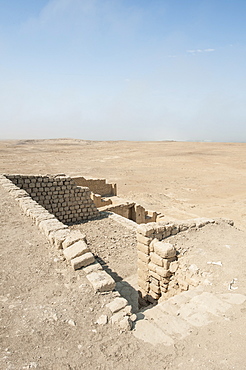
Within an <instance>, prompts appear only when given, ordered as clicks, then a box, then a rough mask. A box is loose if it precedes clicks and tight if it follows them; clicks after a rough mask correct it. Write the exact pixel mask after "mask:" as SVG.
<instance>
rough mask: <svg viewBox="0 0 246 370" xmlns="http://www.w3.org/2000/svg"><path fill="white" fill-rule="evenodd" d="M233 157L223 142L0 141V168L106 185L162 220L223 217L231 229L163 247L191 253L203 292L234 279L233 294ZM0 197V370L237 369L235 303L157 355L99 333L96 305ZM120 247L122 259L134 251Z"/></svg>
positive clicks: (241, 327) (104, 330)
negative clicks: (201, 273)
mask: <svg viewBox="0 0 246 370" xmlns="http://www.w3.org/2000/svg"><path fill="white" fill-rule="evenodd" d="M245 149H246V144H230V143H226V144H223V143H221V144H218V143H181V142H157V143H152V142H147V143H146V142H88V141H80V140H50V141H47V140H44V141H2V142H0V155H1V160H0V172H1V173H23V174H24V173H25V174H31V173H34V174H39V173H40V174H56V173H66V174H69V175H79V174H81V175H84V176H90V177H94V178H98V177H101V178H107V179H108V181H110V182H116V183H117V184H118V194H119V195H120V196H121V197H125V198H127V199H133V200H135V201H138V202H139V203H140V204H142V205H143V206H145V207H146V208H148V209H152V210H157V211H160V212H162V213H164V214H165V216H166V219H167V220H170V219H187V218H192V217H197V216H204V217H225V218H231V219H233V220H234V221H235V226H236V227H234V228H229V227H226V226H225V227H224V228H223V227H220V228H214V229H209V228H207V229H204V231H201V232H200V234H199V236H198V234H195V235H189V236H188V235H187V236H185V237H182V235H181V236H180V237H177V238H175V239H174V240H173V241H174V242H175V243H177V245H178V246H181V247H182V248H184V246H185V245H186V246H187V248H188V250H189V251H191V254H190V260H189V263H194V261H196V262H197V263H198V265H199V268H201V269H202V270H205V271H207V272H208V273H210V274H211V276H210V280H211V282H212V286H209V287H208V288H207V289H209V290H210V291H212V292H213V293H223V292H228V290H227V285H228V281H230V279H231V278H234V277H237V278H238V290H237V292H238V293H240V294H245V292H246V287H245V280H246V279H245V269H244V261H245V257H246V252H245V250H246V249H245V240H246V234H245V230H246V211H245V203H246V201H245V189H246V171H245V169H246V155H245V154H246V153H245ZM0 198H1V199H0V201H1V209H0V210H1V214H0V215H1V216H0V217H1V219H0V221H1V240H0V244H1V262H2V263H1V275H2V276H1V292H0V295H1V310H2V311H1V350H2V353H1V354H2V359H1V361H2V362H1V365H0V367H1V368H3V369H27V368H38V369H57V370H58V369H62V370H63V369H97V368H98V369H123V368H124V369H151V368H156V369H173V368H176V369H179V368H182V369H188V370H189V369H198V368H199V369H200V368H203V369H238V370H241V369H244V368H245V358H246V357H245V353H244V348H245V345H246V338H245V333H246V328H245V321H246V320H245V312H246V306H245V303H244V304H243V305H240V306H235V307H232V308H231V309H230V310H229V311H228V313H227V314H226V316H225V320H223V323H222V322H221V319H220V320H219V319H218V320H214V321H213V322H212V323H211V324H209V325H207V326H204V327H202V328H200V329H199V330H197V331H194V332H193V333H191V334H190V335H189V336H188V337H186V338H185V339H183V340H179V341H177V342H176V343H175V345H173V346H169V347H167V346H163V345H161V344H159V345H156V346H152V345H151V344H149V343H145V342H143V341H142V340H140V339H137V338H135V337H134V336H133V335H132V333H130V332H127V333H120V332H119V330H117V329H116V328H113V327H111V326H110V325H106V326H103V327H101V326H100V327H99V326H98V325H96V324H95V321H96V319H97V317H98V313H99V312H100V309H101V308H102V307H103V305H104V299H106V298H105V297H104V296H100V295H95V294H94V293H93V291H92V289H91V287H90V285H89V283H88V282H87V280H86V278H85V276H84V274H83V272H82V271H80V272H76V273H75V272H73V271H72V270H71V269H70V268H69V267H68V266H67V265H66V263H65V261H63V259H62V258H61V256H60V255H59V253H58V251H56V250H52V249H51V248H50V246H49V245H48V243H47V242H46V240H45V238H44V237H43V235H41V234H40V233H39V231H38V230H37V229H36V227H35V226H34V225H32V224H31V221H30V219H28V218H26V217H25V216H23V215H22V214H21V211H20V209H19V208H18V206H17V205H16V203H15V202H14V201H13V200H12V199H10V198H9V195H8V193H6V191H5V190H4V189H0ZM112 238H113V236H112ZM116 239H117V240H119V238H118V236H117V238H116ZM93 240H97V239H96V237H95V239H93V238H91V243H93ZM132 243H133V242H132V241H130V243H129V244H127V248H128V247H129V251H127V252H126V251H125V252H126V254H125V255H126V256H127V255H128V253H129V255H131V254H132V253H133V252H134V251H133V250H132ZM111 246H112V245H111ZM225 246H230V248H228V247H225ZM118 249H119V246H118V245H117V250H118ZM100 250H101V251H103V254H104V255H103V256H102V257H103V259H106V262H110V264H111V263H112V264H113V266H114V268H115V269H119V270H120V268H122V267H120V266H118V264H119V261H117V254H114V252H113V251H112V256H111V257H110V256H108V254H107V250H106V249H104V245H103V244H101V245H100ZM107 257H108V260H107ZM109 257H110V258H109ZM126 259H127V258H126ZM208 259H209V260H210V259H211V260H221V261H222V262H223V270H219V269H218V268H219V266H207V265H206V262H207V260H208ZM214 267H218V268H217V269H214ZM129 269H131V267H129ZM123 270H124V269H123ZM116 272H117V271H116ZM120 274H121V275H122V274H123V272H120ZM74 323H75V326H74V325H73V324H74Z"/></svg>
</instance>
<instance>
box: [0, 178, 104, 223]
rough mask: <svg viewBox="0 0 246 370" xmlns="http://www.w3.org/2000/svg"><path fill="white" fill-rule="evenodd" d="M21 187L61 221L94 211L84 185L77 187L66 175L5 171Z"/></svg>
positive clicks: (85, 216)
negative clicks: (26, 173)
mask: <svg viewBox="0 0 246 370" xmlns="http://www.w3.org/2000/svg"><path fill="white" fill-rule="evenodd" d="M5 177H6V178H7V179H9V180H11V181H12V182H13V184H15V185H16V186H18V187H19V188H20V189H23V190H25V191H26V192H27V193H28V194H29V195H30V196H31V198H32V199H33V200H35V201H36V202H37V203H39V204H40V205H41V206H42V207H44V208H45V209H46V210H47V211H49V212H50V213H52V214H54V215H55V216H56V218H57V219H58V220H59V221H61V222H65V223H71V222H78V221H81V220H89V219H91V218H93V217H95V216H97V215H98V213H99V212H98V210H97V208H96V206H95V204H94V203H93V201H92V199H91V197H90V193H91V192H90V190H89V189H88V188H87V187H80V186H77V185H76V184H75V182H74V181H73V180H72V179H71V178H70V177H68V176H41V175H40V176H34V175H5Z"/></svg>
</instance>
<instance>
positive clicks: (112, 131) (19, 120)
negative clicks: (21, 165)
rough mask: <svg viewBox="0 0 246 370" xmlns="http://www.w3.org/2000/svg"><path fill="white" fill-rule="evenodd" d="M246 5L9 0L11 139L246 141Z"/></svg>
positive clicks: (4, 60)
mask: <svg viewBox="0 0 246 370" xmlns="http://www.w3.org/2000/svg"><path fill="white" fill-rule="evenodd" d="M245 19H246V1H245V0H35V1H33V0H21V1H20V0H0V139H48V138H65V137H67V138H76V139H84V140H158V141H162V140H180V141H219V142H224V141H225V142H246V22H245Z"/></svg>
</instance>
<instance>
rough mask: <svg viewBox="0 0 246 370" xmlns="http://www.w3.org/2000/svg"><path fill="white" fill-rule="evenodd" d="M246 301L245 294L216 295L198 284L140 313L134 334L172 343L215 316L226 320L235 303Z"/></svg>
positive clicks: (150, 340) (140, 337) (149, 341)
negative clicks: (228, 311) (226, 313)
mask: <svg viewBox="0 0 246 370" xmlns="http://www.w3.org/2000/svg"><path fill="white" fill-rule="evenodd" d="M245 301H246V296H245V295H242V294H236V293H227V294H213V293H209V292H204V291H202V289H201V288H200V287H197V288H195V289H193V290H190V291H186V292H182V293H180V294H179V295H177V296H175V297H172V298H170V299H169V300H167V301H165V302H161V303H159V304H158V305H157V306H154V307H152V308H149V309H145V310H143V311H142V312H141V313H138V315H137V317H138V319H137V321H136V322H135V326H134V330H133V334H134V336H135V337H137V338H138V339H142V340H143V341H145V342H148V343H152V344H157V343H163V344H165V345H171V344H174V343H175V342H176V341H177V340H180V339H183V338H185V337H186V336H188V335H190V334H191V333H192V332H193V331H194V329H195V330H197V329H198V328H199V327H203V326H205V325H208V324H209V323H212V322H213V320H215V318H218V317H221V318H223V319H224V318H225V317H224V316H225V312H226V311H227V310H229V309H230V308H231V307H232V305H233V304H242V303H244V302H245Z"/></svg>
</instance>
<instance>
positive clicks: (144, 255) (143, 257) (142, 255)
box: [138, 251, 150, 263]
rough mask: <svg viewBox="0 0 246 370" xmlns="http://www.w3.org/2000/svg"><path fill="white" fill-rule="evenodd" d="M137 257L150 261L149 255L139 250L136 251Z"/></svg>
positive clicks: (146, 261)
mask: <svg viewBox="0 0 246 370" xmlns="http://www.w3.org/2000/svg"><path fill="white" fill-rule="evenodd" d="M138 258H139V259H140V260H141V261H143V262H145V263H149V261H150V257H149V256H148V255H147V254H145V253H142V252H140V251H138Z"/></svg>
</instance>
